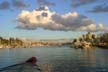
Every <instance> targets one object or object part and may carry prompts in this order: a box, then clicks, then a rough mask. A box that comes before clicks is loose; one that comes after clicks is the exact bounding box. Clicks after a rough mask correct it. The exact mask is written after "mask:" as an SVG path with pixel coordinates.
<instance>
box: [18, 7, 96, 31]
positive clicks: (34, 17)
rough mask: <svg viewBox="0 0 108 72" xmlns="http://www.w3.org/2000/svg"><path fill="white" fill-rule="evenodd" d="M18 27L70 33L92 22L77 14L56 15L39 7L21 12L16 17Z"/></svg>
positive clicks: (46, 8) (45, 8)
mask: <svg viewBox="0 0 108 72" xmlns="http://www.w3.org/2000/svg"><path fill="white" fill-rule="evenodd" d="M17 22H18V26H17V28H20V29H27V30H30V29H31V30H33V29H37V28H43V29H49V30H59V31H70V30H78V29H79V28H80V27H82V26H88V25H90V24H92V23H94V22H93V20H91V19H89V18H88V17H86V16H84V15H80V14H78V13H77V12H73V13H71V12H70V13H66V14H63V15H61V14H58V13H56V12H51V11H50V10H49V9H48V7H47V6H45V7H40V8H39V9H36V10H33V11H31V12H30V11H25V10H24V11H22V12H21V13H20V14H19V15H18V17H17Z"/></svg>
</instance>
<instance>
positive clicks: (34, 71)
mask: <svg viewBox="0 0 108 72" xmlns="http://www.w3.org/2000/svg"><path fill="white" fill-rule="evenodd" d="M36 62H37V59H36V58H35V57H31V58H30V59H28V60H27V61H25V62H24V63H20V64H15V65H11V66H8V67H4V68H1V69H0V72H41V69H40V68H39V66H38V65H37V64H36Z"/></svg>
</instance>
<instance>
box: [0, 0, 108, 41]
mask: <svg viewBox="0 0 108 72" xmlns="http://www.w3.org/2000/svg"><path fill="white" fill-rule="evenodd" d="M77 1H78V3H77ZM104 1H105V0H91V1H90V0H76V1H74V0H0V19H1V20H0V36H2V37H18V38H29V39H71V38H75V37H78V36H80V35H81V34H84V33H86V32H87V31H86V32H85V31H84V32H83V31H80V30H79V31H76V30H71V29H69V30H68V31H65V30H59V29H57V30H55V28H54V29H53V30H50V29H44V28H43V27H39V28H36V29H33V30H29V29H25V28H22V29H20V28H16V27H17V26H18V22H16V18H17V17H18V15H20V14H21V12H22V11H23V10H26V11H30V12H31V11H32V10H33V9H38V8H39V7H40V6H48V7H49V11H51V12H56V13H57V14H60V15H64V14H67V13H68V12H70V13H73V12H77V13H78V14H80V15H83V16H86V17H87V18H90V19H92V20H93V21H94V23H95V25H98V23H102V25H104V26H107V22H108V21H107V19H108V10H107V7H108V5H107V4H105V3H106V2H104ZM3 2H4V3H3ZM103 4H104V5H103ZM98 7H99V8H98ZM65 26H67V25H65ZM71 26H72V25H71ZM71 28H72V27H71ZM99 30H100V29H99ZM102 30H103V29H102ZM106 30H107V28H106ZM106 30H105V31H106Z"/></svg>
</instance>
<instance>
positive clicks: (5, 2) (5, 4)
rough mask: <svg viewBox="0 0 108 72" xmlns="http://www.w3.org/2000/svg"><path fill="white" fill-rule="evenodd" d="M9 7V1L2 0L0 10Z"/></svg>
mask: <svg viewBox="0 0 108 72" xmlns="http://www.w3.org/2000/svg"><path fill="white" fill-rule="evenodd" d="M9 8H10V3H9V2H8V1H3V2H2V3H0V10H6V9H9Z"/></svg>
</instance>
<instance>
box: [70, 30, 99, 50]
mask: <svg viewBox="0 0 108 72" xmlns="http://www.w3.org/2000/svg"><path fill="white" fill-rule="evenodd" d="M99 41H100V38H99V36H97V35H96V34H91V33H90V32H88V33H87V34H83V35H82V36H81V37H80V38H78V39H74V40H73V43H72V46H73V47H75V48H89V47H91V46H95V45H96V44H97V43H98V42H99Z"/></svg>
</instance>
